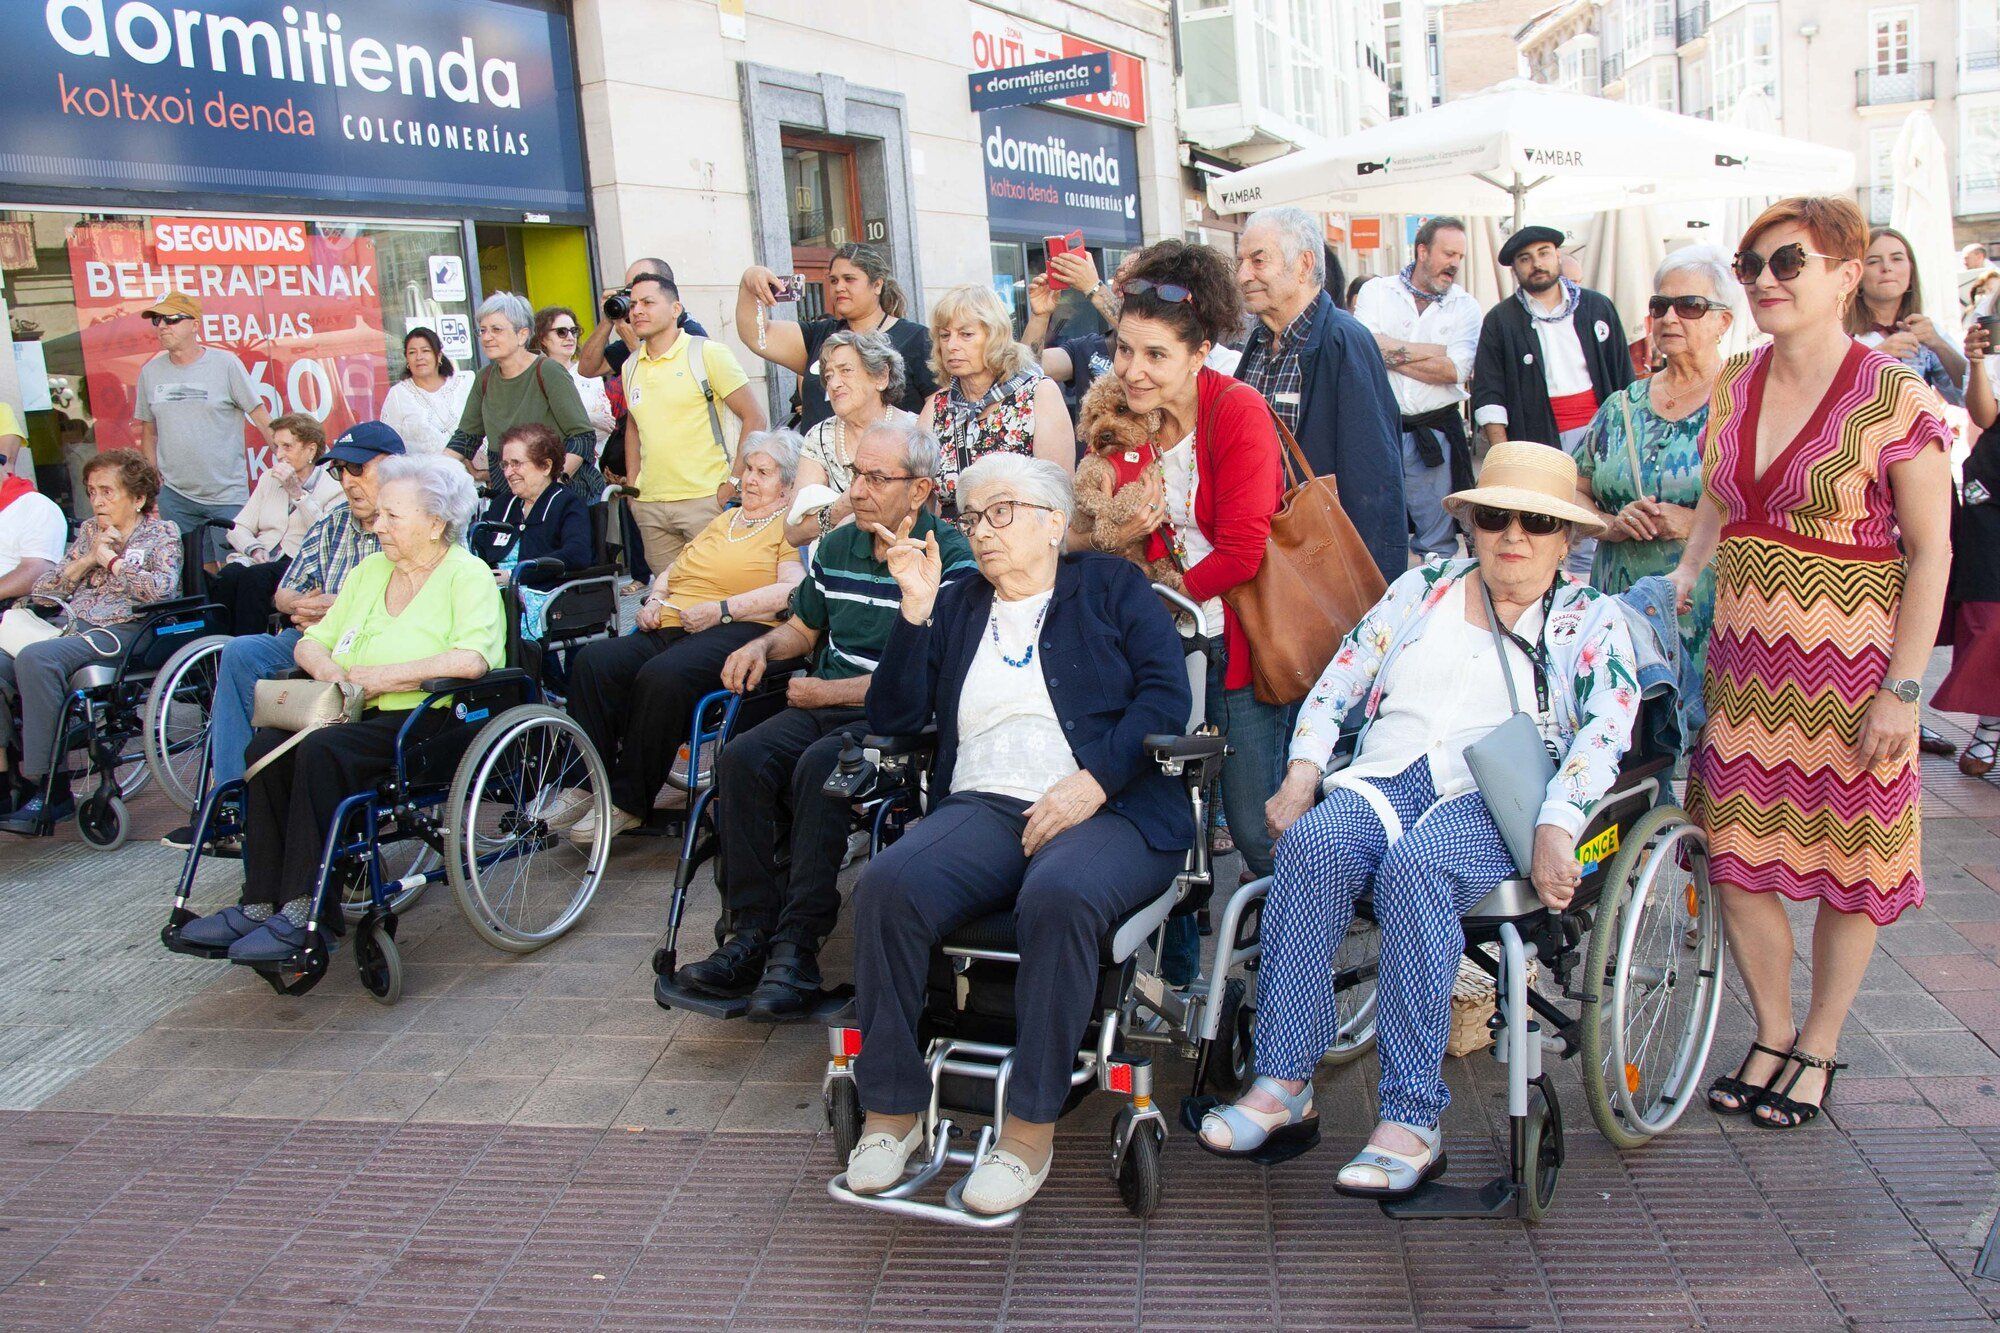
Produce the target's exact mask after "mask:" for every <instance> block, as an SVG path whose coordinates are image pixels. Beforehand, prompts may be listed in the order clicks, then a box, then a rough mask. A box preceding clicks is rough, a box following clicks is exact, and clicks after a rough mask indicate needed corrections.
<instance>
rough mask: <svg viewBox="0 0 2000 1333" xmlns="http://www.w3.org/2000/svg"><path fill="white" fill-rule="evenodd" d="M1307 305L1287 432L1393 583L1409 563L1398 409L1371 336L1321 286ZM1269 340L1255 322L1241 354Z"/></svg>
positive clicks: (1408, 532) (1400, 421)
mask: <svg viewBox="0 0 2000 1333" xmlns="http://www.w3.org/2000/svg"><path fill="white" fill-rule="evenodd" d="M1313 310H1314V314H1313V320H1312V323H1311V324H1310V325H1309V326H1308V327H1307V329H1306V338H1305V341H1304V342H1303V343H1301V344H1300V346H1299V378H1300V381H1301V383H1300V385H1299V428H1298V430H1297V431H1295V432H1293V433H1294V434H1296V435H1297V436H1298V439H1299V448H1300V449H1301V450H1303V451H1304V453H1305V456H1306V462H1308V463H1310V464H1312V470H1313V474H1314V475H1315V476H1320V477H1324V476H1327V475H1328V474H1332V476H1333V479H1334V486H1335V487H1336V488H1337V489H1338V490H1339V492H1340V507H1341V509H1342V510H1344V511H1345V512H1346V514H1347V517H1348V520H1349V521H1350V522H1351V523H1353V524H1354V529H1355V531H1356V532H1359V533H1360V534H1361V540H1362V541H1363V542H1366V543H1367V545H1368V553H1369V554H1370V555H1372V556H1374V557H1375V564H1376V565H1377V567H1379V568H1380V569H1381V571H1382V577H1383V578H1385V579H1388V580H1389V581H1390V582H1392V583H1393V582H1395V580H1396V576H1397V575H1398V574H1401V573H1402V572H1403V571H1404V570H1405V569H1408V568H1409V564H1410V555H1409V552H1410V525H1409V518H1408V516H1407V515H1406V514H1405V512H1404V507H1403V418H1402V414H1401V413H1400V412H1399V410H1398V409H1397V407H1396V395H1395V393H1394V392H1393V391H1391V389H1390V388H1389V372H1388V369H1387V368H1386V367H1385V366H1384V365H1383V364H1382V351H1381V349H1380V348H1379V347H1377V346H1376V343H1375V335H1374V334H1372V333H1370V332H1369V331H1368V329H1367V326H1366V325H1364V324H1362V322H1361V321H1360V320H1358V319H1356V318H1355V317H1354V316H1352V315H1350V314H1348V313H1347V312H1346V311H1345V310H1342V309H1341V308H1340V307H1338V306H1336V305H1335V304H1334V303H1333V298H1332V297H1330V296H1328V295H1327V294H1326V293H1325V292H1321V293H1320V294H1319V300H1318V302H1317V303H1316V304H1315V305H1314V307H1313ZM1270 341H1271V331H1270V330H1269V329H1267V328H1265V327H1264V326H1263V325H1262V324H1257V325H1255V326H1254V327H1253V328H1252V329H1251V330H1250V340H1249V342H1247V343H1246V344H1244V349H1243V354H1244V356H1246V357H1247V356H1249V354H1250V349H1251V348H1252V347H1256V346H1260V345H1268V344H1269V342H1270Z"/></svg>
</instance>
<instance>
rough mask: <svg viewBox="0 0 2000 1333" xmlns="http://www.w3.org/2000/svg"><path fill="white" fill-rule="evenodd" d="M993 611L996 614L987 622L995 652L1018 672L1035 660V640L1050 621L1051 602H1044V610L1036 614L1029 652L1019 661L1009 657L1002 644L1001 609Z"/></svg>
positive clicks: (997, 608)
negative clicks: (1044, 622) (1043, 623)
mask: <svg viewBox="0 0 2000 1333" xmlns="http://www.w3.org/2000/svg"><path fill="white" fill-rule="evenodd" d="M1054 600H1055V599H1054V598H1050V599H1049V601H1054ZM993 610H994V614H993V615H992V616H991V617H989V618H988V619H987V621H986V632H987V633H988V634H989V635H991V636H992V639H993V649H994V651H995V652H997V653H999V654H1000V660H1001V661H1003V662H1005V663H1006V664H1007V665H1008V666H1010V667H1013V668H1014V669H1015V670H1017V671H1018V670H1021V669H1023V668H1025V667H1026V666H1027V665H1028V664H1029V663H1030V662H1033V661H1034V660H1035V640H1036V639H1037V638H1039V637H1040V636H1041V633H1042V622H1043V621H1044V620H1047V619H1048V616H1049V602H1043V603H1042V609H1041V610H1039V611H1037V612H1036V613H1035V627H1034V628H1033V629H1031V630H1029V631H1028V650H1027V651H1026V652H1025V653H1023V654H1022V655H1021V658H1020V660H1019V661H1016V660H1015V659H1014V658H1011V657H1009V656H1007V648H1006V645H1004V644H1002V643H1001V642H1000V616H999V610H1000V608H999V607H998V606H997V605H996V606H995V607H994V608H993Z"/></svg>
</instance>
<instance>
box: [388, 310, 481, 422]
mask: <svg viewBox="0 0 2000 1333" xmlns="http://www.w3.org/2000/svg"><path fill="white" fill-rule="evenodd" d="M472 379H473V377H472V375H471V374H470V373H469V372H468V373H460V372H459V370H458V369H457V368H456V367H455V366H453V365H452V363H451V358H450V357H448V356H446V355H445V354H444V344H443V343H442V342H440V341H439V340H438V336H437V334H436V333H434V332H432V331H431V330H430V329H427V328H424V327H422V326H419V327H417V328H414V329H411V330H410V331H409V333H408V334H406V335H405V336H404V338H403V377H402V378H401V379H399V380H397V381H396V382H395V383H394V384H392V385H390V386H389V393H388V395H387V396H386V397H384V398H383V399H382V423H383V424H384V425H386V426H388V427H389V429H391V430H393V431H395V432H396V434H397V435H399V436H401V437H402V440H403V447H404V448H405V449H406V450H408V451H409V452H410V453H413V454H438V453H443V452H444V445H445V441H446V440H449V439H450V438H451V433H452V431H453V430H455V429H457V427H458V419H459V418H460V417H462V416H464V415H465V399H466V396H467V395H469V394H470V393H471V392H472Z"/></svg>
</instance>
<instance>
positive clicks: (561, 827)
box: [445, 704, 611, 953]
mask: <svg viewBox="0 0 2000 1333" xmlns="http://www.w3.org/2000/svg"><path fill="white" fill-rule="evenodd" d="M569 791H578V792H581V793H582V795H583V798H584V799H585V801H586V802H587V804H588V812H589V814H594V816H595V819H596V835H595V836H594V837H593V838H592V839H591V840H590V841H589V842H588V843H586V844H583V845H578V844H575V843H573V842H571V841H570V839H569V837H568V831H569V826H570V825H571V824H573V823H574V822H575V820H574V819H570V820H568V821H567V822H561V823H560V824H559V823H558V821H557V818H556V817H557V816H558V814H559V813H560V808H559V805H558V800H559V797H560V796H561V795H562V794H563V793H564V792H569ZM446 810H447V819H448V821H449V822H448V833H449V848H448V852H447V855H446V857H445V869H446V872H447V874H448V875H449V877H450V879H451V887H452V892H453V893H454V894H456V895H457V897H458V902H459V906H460V907H461V908H462V909H463V910H464V912H465V916H466V920H467V921H469V922H470V923H471V925H472V928H473V929H474V930H475V931H477V932H478V933H479V935H480V937H481V938H483V939H484V940H486V942H487V943H489V944H491V945H493V946H494V947H495V948H498V949H505V950H507V951H508V952H510V953H529V952H532V951H533V950H535V949H539V948H541V947H542V946H543V945H545V944H547V943H549V942H550V941H551V940H555V939H558V938H560V937H561V936H562V935H563V934H564V933H566V932H567V931H568V930H569V929H570V927H572V926H574V925H575V924H576V923H577V921H578V920H579V919H580V918H581V917H582V916H583V914H584V912H585V911H586V910H587V909H588V908H589V906H590V900H591V897H592V895H593V894H595V893H596V891H597V884H598V881H599V880H600V879H602V878H603V875H604V865H605V862H606V860H607V859H608V858H609V856H610V851H611V839H610V837H609V836H608V835H609V833H610V819H611V782H610V777H609V775H608V774H607V773H606V771H605V767H604V761H603V759H601V758H600V757H599V756H598V753H597V750H596V748H595V747H594V746H592V745H591V743H590V740H589V738H588V737H587V736H586V735H585V734H584V731H583V728H582V727H580V726H578V725H577V724H576V723H575V722H574V721H572V720H571V719H570V717H569V716H568V715H567V714H565V713H562V712H559V711H557V710H556V709H553V708H550V707H547V706H546V705H543V704H523V705H521V706H519V707H516V708H511V709H509V710H507V711H506V712H504V713H502V714H501V715H500V716H499V717H497V718H494V719H493V720H492V721H491V722H488V723H487V724H486V725H485V726H484V727H482V728H481V729H480V731H479V734H478V735H477V736H476V737H475V738H474V739H473V742H472V744H471V746H470V747H469V748H468V749H467V750H466V752H465V755H464V757H463V758H462V759H460V760H459V765H458V771H457V773H456V775H455V776H454V777H453V779H452V784H451V794H450V797H449V799H448V801H447V803H446ZM585 817H588V815H586V816H585Z"/></svg>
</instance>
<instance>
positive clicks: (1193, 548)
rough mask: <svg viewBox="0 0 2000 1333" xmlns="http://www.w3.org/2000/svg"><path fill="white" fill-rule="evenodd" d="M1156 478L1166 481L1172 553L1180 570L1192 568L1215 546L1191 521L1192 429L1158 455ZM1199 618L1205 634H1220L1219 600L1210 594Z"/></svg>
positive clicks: (1197, 482) (1195, 483)
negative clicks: (1157, 475)
mask: <svg viewBox="0 0 2000 1333" xmlns="http://www.w3.org/2000/svg"><path fill="white" fill-rule="evenodd" d="M1160 478H1161V480H1162V481H1164V482H1165V483H1166V492H1167V522H1168V524H1169V525H1171V526H1172V528H1173V530H1174V544H1175V545H1176V546H1177V547H1178V548H1179V549H1178V550H1177V551H1176V552H1175V554H1176V555H1177V556H1178V557H1179V559H1180V562H1181V568H1182V569H1183V570H1189V569H1193V568H1194V567H1195V566H1196V565H1198V564H1200V563H1201V562H1202V561H1204V560H1206V559H1208V554H1209V552H1210V551H1213V550H1214V549H1215V545H1214V543H1212V542H1210V541H1209V540H1208V538H1207V537H1205V536H1203V535H1202V531H1201V525H1200V524H1198V523H1196V522H1195V521H1194V493H1195V491H1196V490H1197V489H1198V488H1199V487H1200V486H1201V472H1200V469H1198V468H1197V467H1196V466H1195V458H1194V432H1193V431H1189V432H1188V433H1187V434H1186V435H1185V436H1183V437H1182V439H1181V442H1180V443H1179V444H1177V445H1175V446H1174V447H1173V448H1171V449H1169V450H1167V451H1166V452H1165V453H1163V454H1161V455H1160ZM1201 618H1202V620H1203V621H1204V622H1206V633H1207V634H1208V635H1209V636H1210V637H1211V638H1217V637H1220V636H1221V634H1222V599H1221V598H1220V597H1211V598H1209V599H1208V600H1207V601H1205V602H1203V603H1202V604H1201Z"/></svg>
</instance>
